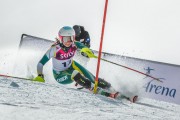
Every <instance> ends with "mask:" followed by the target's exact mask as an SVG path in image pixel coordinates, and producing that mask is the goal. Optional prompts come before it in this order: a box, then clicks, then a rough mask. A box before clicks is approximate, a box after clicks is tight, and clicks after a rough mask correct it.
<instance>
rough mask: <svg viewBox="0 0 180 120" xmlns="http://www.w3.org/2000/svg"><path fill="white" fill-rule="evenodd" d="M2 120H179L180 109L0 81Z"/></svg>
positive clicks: (58, 88) (47, 86) (18, 81)
mask: <svg viewBox="0 0 180 120" xmlns="http://www.w3.org/2000/svg"><path fill="white" fill-rule="evenodd" d="M0 116H1V120H95V119H96V120H97V119H98V120H122V119H123V120H132V119H133V120H179V119H180V106H179V105H176V104H170V103H165V102H160V101H155V100H152V99H146V98H142V99H140V101H138V102H137V103H130V102H129V101H126V100H115V99H111V98H107V97H104V96H101V95H94V94H91V93H88V92H84V91H80V90H76V89H72V88H67V87H65V86H62V85H59V84H48V83H38V82H32V81H26V80H17V79H8V78H2V77H1V78H0Z"/></svg>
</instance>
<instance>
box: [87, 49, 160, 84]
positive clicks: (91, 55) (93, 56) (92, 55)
mask: <svg viewBox="0 0 180 120" xmlns="http://www.w3.org/2000/svg"><path fill="white" fill-rule="evenodd" d="M88 53H89V56H90V57H91V58H98V57H97V56H95V55H94V54H93V53H92V52H89V51H88ZM100 59H101V60H103V61H105V62H108V63H111V64H114V65H117V66H120V67H123V68H126V69H129V70H132V71H134V72H137V73H140V74H142V75H145V76H147V77H150V78H152V79H154V80H157V81H159V82H163V81H162V80H160V79H158V78H155V77H153V76H151V75H148V74H146V73H143V72H140V71H138V70H135V69H133V68H130V67H127V66H124V65H121V64H118V63H115V62H112V61H109V60H106V59H103V58H100Z"/></svg>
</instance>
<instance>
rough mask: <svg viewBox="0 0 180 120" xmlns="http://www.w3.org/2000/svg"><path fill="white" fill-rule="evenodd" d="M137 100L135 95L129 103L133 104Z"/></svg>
mask: <svg viewBox="0 0 180 120" xmlns="http://www.w3.org/2000/svg"><path fill="white" fill-rule="evenodd" d="M137 100H138V96H137V95H136V96H134V97H133V98H132V100H131V102H133V103H135V102H136V101H137Z"/></svg>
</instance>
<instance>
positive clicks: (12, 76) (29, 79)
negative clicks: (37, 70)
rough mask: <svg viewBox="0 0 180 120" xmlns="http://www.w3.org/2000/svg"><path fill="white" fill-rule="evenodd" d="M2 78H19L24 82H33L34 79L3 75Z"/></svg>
mask: <svg viewBox="0 0 180 120" xmlns="http://www.w3.org/2000/svg"><path fill="white" fill-rule="evenodd" d="M0 76H1V77H6V78H17V79H23V80H30V81H32V79H29V78H22V77H15V76H9V75H2V74H0Z"/></svg>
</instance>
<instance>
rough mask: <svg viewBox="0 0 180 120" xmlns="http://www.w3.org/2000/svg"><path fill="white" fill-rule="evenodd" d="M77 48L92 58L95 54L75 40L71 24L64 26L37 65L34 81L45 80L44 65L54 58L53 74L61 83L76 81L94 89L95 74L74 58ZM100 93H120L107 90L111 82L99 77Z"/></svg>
mask: <svg viewBox="0 0 180 120" xmlns="http://www.w3.org/2000/svg"><path fill="white" fill-rule="evenodd" d="M77 49H81V52H83V55H85V56H87V57H89V58H91V57H92V56H93V55H94V54H93V53H92V52H91V50H90V49H89V48H87V47H86V46H84V45H83V44H82V43H80V42H78V41H75V31H74V29H73V28H71V27H69V26H64V27H62V28H61V29H60V30H59V33H58V37H57V41H56V42H55V43H54V44H53V45H52V46H51V47H50V49H49V50H48V51H47V52H46V53H45V55H44V56H43V57H42V59H41V60H40V61H39V63H38V65H37V73H38V76H37V77H36V78H34V81H39V82H45V80H44V75H43V66H44V65H45V64H46V63H47V62H48V61H49V60H50V58H52V63H53V75H54V78H55V80H56V81H57V82H58V83H60V84H70V83H72V82H75V83H76V84H79V85H80V86H82V87H83V88H86V89H88V90H90V91H92V90H93V86H94V84H93V83H94V80H95V76H94V75H93V74H92V73H90V72H89V71H88V70H87V69H85V68H84V67H83V66H81V65H80V64H79V63H78V62H76V61H74V60H73V57H74V55H75V52H76V50H77ZM98 81H99V82H98V93H99V94H101V95H105V96H107V97H112V98H115V97H116V96H117V94H118V93H115V94H111V93H109V92H107V91H106V90H111V89H112V87H111V84H110V83H108V82H107V81H105V80H104V79H101V78H99V79H98Z"/></svg>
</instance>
